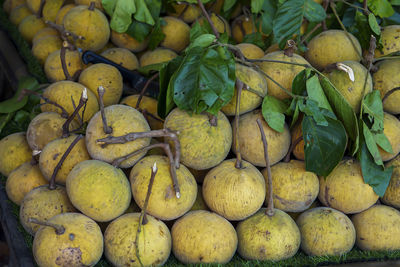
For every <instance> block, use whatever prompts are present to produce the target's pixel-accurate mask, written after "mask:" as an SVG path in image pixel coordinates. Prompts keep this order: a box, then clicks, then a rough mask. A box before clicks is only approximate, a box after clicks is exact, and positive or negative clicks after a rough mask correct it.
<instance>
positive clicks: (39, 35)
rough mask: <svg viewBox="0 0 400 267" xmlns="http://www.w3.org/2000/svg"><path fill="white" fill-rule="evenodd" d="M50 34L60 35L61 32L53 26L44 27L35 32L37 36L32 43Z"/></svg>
mask: <svg viewBox="0 0 400 267" xmlns="http://www.w3.org/2000/svg"><path fill="white" fill-rule="evenodd" d="M49 36H57V37H60V33H59V32H58V31H57V30H56V29H54V28H51V27H46V28H43V29H41V30H40V31H38V32H37V33H36V34H35V37H33V40H32V44H35V42H36V41H37V40H39V39H41V38H43V37H49Z"/></svg>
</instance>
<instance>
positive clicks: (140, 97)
mask: <svg viewBox="0 0 400 267" xmlns="http://www.w3.org/2000/svg"><path fill="white" fill-rule="evenodd" d="M157 77H158V72H157V73H156V74H154V75H153V76H151V77H150V79H148V80H147V82H146V83H145V85H144V86H143V88H142V91H140V95H139V97H138V100H137V102H136V106H135V108H136V109H138V108H139V105H140V102H141V101H142V98H143V95H144V93H145V92H146V90H147V88H148V87H149V85H150V83H151V82H152V81H153V80H154V79H155V78H157Z"/></svg>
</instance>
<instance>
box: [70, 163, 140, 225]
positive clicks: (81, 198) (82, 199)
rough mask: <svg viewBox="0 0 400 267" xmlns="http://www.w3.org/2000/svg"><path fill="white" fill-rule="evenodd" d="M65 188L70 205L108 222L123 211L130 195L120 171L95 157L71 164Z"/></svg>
mask: <svg viewBox="0 0 400 267" xmlns="http://www.w3.org/2000/svg"><path fill="white" fill-rule="evenodd" d="M66 187H67V192H68V197H69V198H70V200H71V202H72V204H73V205H74V206H75V207H76V208H77V209H78V210H80V211H81V212H82V213H83V214H85V215H86V216H89V217H90V218H92V219H93V220H96V221H99V222H108V221H111V220H113V219H115V218H117V217H118V216H120V215H121V214H123V213H124V212H125V210H126V209H127V208H128V206H129V204H130V202H131V197H132V196H131V190H130V187H129V182H128V179H126V176H125V174H124V173H123V171H122V170H121V169H118V168H115V167H113V166H112V165H110V164H108V163H105V162H102V161H99V160H86V161H83V162H80V163H78V164H77V165H75V167H74V168H73V169H72V170H71V172H70V173H69V174H68V177H67V182H66Z"/></svg>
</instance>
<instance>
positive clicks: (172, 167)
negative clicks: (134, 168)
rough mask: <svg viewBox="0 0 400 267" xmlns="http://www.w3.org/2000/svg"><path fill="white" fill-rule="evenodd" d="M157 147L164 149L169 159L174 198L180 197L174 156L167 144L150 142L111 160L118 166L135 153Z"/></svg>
mask: <svg viewBox="0 0 400 267" xmlns="http://www.w3.org/2000/svg"><path fill="white" fill-rule="evenodd" d="M157 147H161V148H162V149H164V152H165V154H167V156H168V160H169V164H170V168H169V171H170V174H171V177H172V181H173V186H174V190H175V195H176V198H180V197H181V193H180V189H179V183H178V178H177V176H176V168H175V163H174V157H173V155H172V152H171V148H170V146H169V144H166V143H158V144H152V145H149V146H145V147H143V148H141V149H138V150H136V151H134V152H132V153H129V154H128V155H125V156H123V157H119V158H116V159H115V160H114V161H113V162H112V165H113V166H114V167H118V166H119V165H120V164H121V163H122V162H123V161H124V160H127V159H128V158H130V157H132V156H135V155H137V154H140V153H143V152H145V151H148V150H150V149H153V148H157Z"/></svg>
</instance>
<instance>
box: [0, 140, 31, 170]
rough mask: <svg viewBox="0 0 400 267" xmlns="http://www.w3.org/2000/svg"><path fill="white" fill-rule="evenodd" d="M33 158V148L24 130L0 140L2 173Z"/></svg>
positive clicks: (0, 168) (0, 167)
mask: <svg viewBox="0 0 400 267" xmlns="http://www.w3.org/2000/svg"><path fill="white" fill-rule="evenodd" d="M31 158H32V150H31V149H30V147H29V145H28V142H27V141H26V134H25V133H24V132H19V133H14V134H10V135H8V136H6V137H4V138H3V139H1V140H0V173H1V174H3V175H4V176H8V175H9V174H10V173H11V171H12V170H14V169H15V168H17V167H18V166H20V165H22V164H23V163H25V162H27V161H30V160H31Z"/></svg>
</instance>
